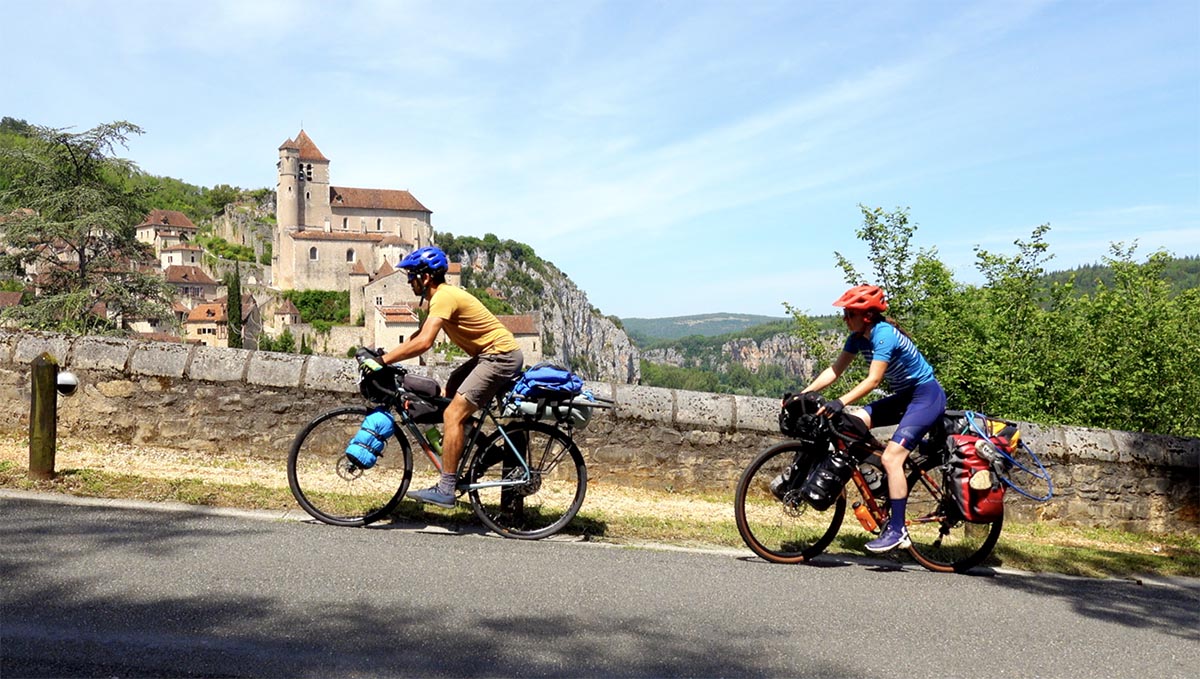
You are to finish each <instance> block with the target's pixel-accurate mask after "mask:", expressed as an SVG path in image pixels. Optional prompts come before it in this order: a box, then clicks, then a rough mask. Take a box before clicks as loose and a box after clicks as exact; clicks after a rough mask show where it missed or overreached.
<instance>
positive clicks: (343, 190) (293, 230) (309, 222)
mask: <svg viewBox="0 0 1200 679" xmlns="http://www.w3.org/2000/svg"><path fill="white" fill-rule="evenodd" d="M276 167H277V168H278V183H277V185H276V196H275V200H276V203H275V205H276V220H277V224H276V227H275V235H274V239H273V240H274V242H273V243H272V251H271V274H272V279H273V280H272V285H273V287H275V288H278V289H281V290H347V289H350V288H351V287H352V286H351V274H352V272H354V271H364V270H365V271H377V270H378V269H379V268H380V267H381V266H383V264H384V262H388V263H389V264H390V265H392V266H395V265H396V264H397V263H398V262H399V259H400V258H402V257H403V256H404V255H405V254H407V253H409V252H412V251H413V250H415V249H416V248H420V247H424V246H426V245H431V244H432V243H433V225H432V222H431V216H432V214H433V213H432V212H430V210H429V209H428V208H426V207H425V206H424V205H422V204H421V202H420V201H418V200H417V199H416V198H415V197H413V195H412V194H411V193H409V192H408V191H402V190H394V189H359V188H350V187H344V186H334V185H332V184H331V183H330V175H329V159H328V158H326V157H325V155H324V154H322V153H321V150H320V149H318V148H317V145H316V144H314V143H313V141H312V139H310V138H309V136H308V135H307V134H306V133H305V132H304V130H300V134H298V135H296V138H295V139H288V140H287V141H285V142H284V143H283V145H281V146H280V147H279V162H278V164H277V166H276Z"/></svg>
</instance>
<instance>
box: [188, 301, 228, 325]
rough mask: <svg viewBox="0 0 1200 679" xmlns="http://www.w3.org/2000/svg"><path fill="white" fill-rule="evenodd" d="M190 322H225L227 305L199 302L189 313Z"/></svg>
mask: <svg viewBox="0 0 1200 679" xmlns="http://www.w3.org/2000/svg"><path fill="white" fill-rule="evenodd" d="M187 322H188V323H224V322H225V305H224V304H216V303H209V304H197V305H196V307H195V308H194V309H192V311H191V312H190V313H189V314H188V317H187Z"/></svg>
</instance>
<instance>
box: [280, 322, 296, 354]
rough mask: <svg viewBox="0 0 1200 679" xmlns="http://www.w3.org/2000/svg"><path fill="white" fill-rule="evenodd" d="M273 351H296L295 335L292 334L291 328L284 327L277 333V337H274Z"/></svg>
mask: <svg viewBox="0 0 1200 679" xmlns="http://www.w3.org/2000/svg"><path fill="white" fill-rule="evenodd" d="M275 351H279V352H282V353H285V354H294V353H296V336H295V335H293V334H292V329H291V328H284V329H283V332H281V333H279V337H276V338H275Z"/></svg>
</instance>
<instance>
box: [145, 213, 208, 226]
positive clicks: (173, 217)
mask: <svg viewBox="0 0 1200 679" xmlns="http://www.w3.org/2000/svg"><path fill="white" fill-rule="evenodd" d="M138 226H174V227H176V228H180V229H196V228H198V227H197V226H196V225H195V224H193V223H192V220H190V219H188V218H187V215H185V214H183V213H182V212H180V211H179V210H151V211H150V214H148V215H146V220H145V221H143V222H142V223H141V224H138Z"/></svg>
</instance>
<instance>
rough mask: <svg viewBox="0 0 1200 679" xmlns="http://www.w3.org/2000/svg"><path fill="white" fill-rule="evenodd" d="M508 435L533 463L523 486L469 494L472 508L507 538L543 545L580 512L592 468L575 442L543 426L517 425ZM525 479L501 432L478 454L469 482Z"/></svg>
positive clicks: (478, 448) (469, 468) (469, 471)
mask: <svg viewBox="0 0 1200 679" xmlns="http://www.w3.org/2000/svg"><path fill="white" fill-rule="evenodd" d="M504 433H505V434H507V435H508V438H509V439H510V440H512V442H513V444H514V445H516V446H518V449H519V450H520V451H521V455H522V456H523V457H524V458H525V460H526V462H527V463H528V464H529V469H530V472H531V473H532V478H531V480H530V481H529V482H528V483H526V484H523V485H517V486H506V487H491V488H478V489H475V490H471V491H469V493H468V495H469V497H470V500H471V509H473V510H474V511H475V515H476V516H477V517H479V520H480V521H482V522H483V524H484V525H485V526H487V527H488V528H489V529H491V530H492V531H494V532H496V533H497V534H499V535H502V536H504V537H506V538H516V539H520V540H538V539H541V538H544V537H548V536H550V535H554V534H555V533H557V532H559V531H561V530H562V529H563V528H566V527H567V525H568V524H570V523H571V521H572V520H573V519H574V518H575V515H576V514H578V513H579V508H580V507H582V506H583V498H584V496H585V495H586V494H587V467H586V466H585V465H584V462H583V453H581V452H579V447H578V446H577V445H575V441H574V440H573V439H572V438H571V437H570V436H568V435H567V434H566V433H565V432H563V431H562V430H561V429H558V428H557V427H554V426H551V425H549V424H545V423H542V422H515V423H512V424H510V425H506V426H505V427H504ZM514 475H524V469H522V468H521V467H520V465H519V464H518V463H517V461H516V459H515V455H513V453H512V451H511V449H509V447H508V444H507V443H506V441H505V440H504V438H503V435H502V434H501V431H500V430H496V431H494V432H492V433H491V434H490V435H489V436H488V437H487V438H486V439H484V440H482V441H481V442H480V443H479V444H478V445H476V446H475V448H474V449H473V451H472V455H471V459H470V460H469V461H468V463H467V474H466V477H467V481H468V482H469V483H486V482H489V481H498V480H500V479H502V478H505V477H506V476H507V477H509V478H512V477H513V476H514Z"/></svg>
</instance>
